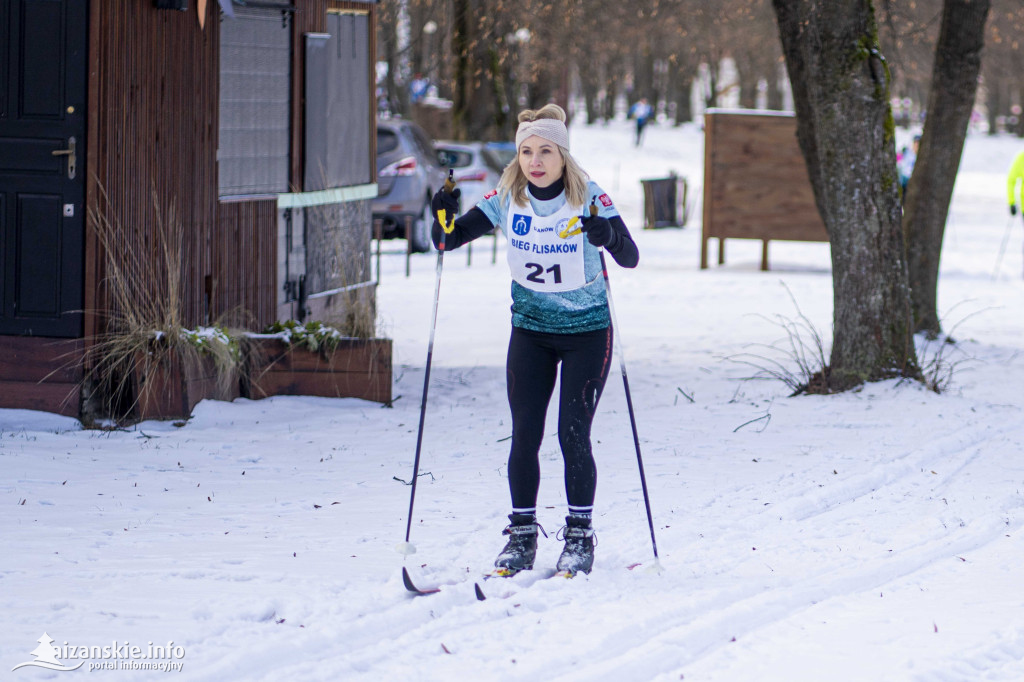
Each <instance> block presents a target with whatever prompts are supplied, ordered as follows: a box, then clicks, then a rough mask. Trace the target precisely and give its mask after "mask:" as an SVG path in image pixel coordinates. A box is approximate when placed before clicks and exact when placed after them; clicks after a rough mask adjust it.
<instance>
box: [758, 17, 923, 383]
mask: <svg viewBox="0 0 1024 682" xmlns="http://www.w3.org/2000/svg"><path fill="white" fill-rule="evenodd" d="M772 5H773V7H774V9H775V14H776V18H777V20H778V26H779V34H780V37H781V38H782V50H783V53H784V55H785V58H786V67H787V69H788V71H789V80H790V82H791V83H792V86H793V99H794V103H795V105H796V115H797V138H798V140H799V143H800V148H801V150H802V151H803V155H804V158H805V159H806V161H807V172H808V175H809V176H810V180H811V185H812V187H813V189H814V197H815V201H816V203H817V205H818V211H819V212H820V213H821V217H822V220H823V221H824V223H825V227H826V228H827V229H828V233H829V239H830V242H831V245H832V288H833V294H832V295H833V302H834V310H833V341H832V354H831V358H830V366H829V367H828V368H826V370H825V372H824V376H823V377H821V378H822V380H823V381H822V385H821V386H820V387H810V389H811V390H821V391H828V392H832V391H844V390H847V389H850V388H853V387H855V386H858V385H860V384H862V383H863V382H865V381H875V380H880V379H885V378H888V377H893V376H915V377H916V376H920V370H919V369H918V367H917V357H916V354H915V352H914V344H913V333H912V324H913V318H912V316H911V310H910V291H909V286H908V283H907V266H906V262H905V260H904V256H903V233H902V231H901V228H900V200H899V184H898V182H897V178H896V150H895V144H894V126H893V120H892V113H891V111H890V109H889V82H888V74H887V71H886V65H885V62H884V61H883V60H882V58H881V55H880V54H879V52H878V49H877V45H878V36H877V27H876V25H875V18H874V10H873V8H872V5H871V0H848V1H846V2H835V1H834V0H772Z"/></svg>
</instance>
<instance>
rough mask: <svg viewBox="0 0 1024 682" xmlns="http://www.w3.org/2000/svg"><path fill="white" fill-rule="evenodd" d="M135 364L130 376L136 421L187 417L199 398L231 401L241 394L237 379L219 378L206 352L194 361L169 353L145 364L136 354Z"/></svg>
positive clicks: (211, 359)
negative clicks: (184, 359)
mask: <svg viewBox="0 0 1024 682" xmlns="http://www.w3.org/2000/svg"><path fill="white" fill-rule="evenodd" d="M136 367H137V368H138V369H137V371H136V372H135V373H134V374H133V376H132V390H133V395H134V396H135V397H136V401H135V406H134V409H133V410H132V412H133V415H134V416H135V417H136V418H137V419H138V420H139V421H144V420H146V419H188V418H189V416H191V414H192V409H193V408H194V407H195V406H196V404H197V403H198V402H199V401H200V400H206V399H211V400H227V401H231V400H234V399H235V398H238V397H240V396H241V386H240V382H239V380H238V379H237V378H235V379H234V380H233V381H231V382H223V381H221V380H220V378H219V376H218V373H217V367H216V364H215V363H214V361H213V358H211V357H208V356H202V357H200V360H199V362H198V363H195V362H184V361H182V359H181V358H180V357H179V356H177V355H175V354H171V353H168V354H166V356H165V357H164V358H163V359H162V360H161V361H159V362H154V363H151V364H150V365H149V366H148V367H147V366H146V364H145V363H144V362H143V361H142V358H138V359H137V361H136Z"/></svg>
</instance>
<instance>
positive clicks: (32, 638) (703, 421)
mask: <svg viewBox="0 0 1024 682" xmlns="http://www.w3.org/2000/svg"><path fill="white" fill-rule="evenodd" d="M905 132H906V131H900V134H901V135H903V134H904V133H905ZM906 134H907V135H909V133H906ZM573 136H574V138H573V144H574V149H576V148H578V149H580V152H579V156H580V160H581V162H582V164H583V165H584V167H585V168H587V169H588V170H590V171H591V173H592V174H593V176H594V178H595V180H596V181H597V182H599V183H600V184H601V185H602V186H603V187H604V188H605V189H606V190H607V191H608V192H609V193H610V194H611V195H612V197H613V198H614V199H615V200H616V203H617V205H618V206H619V209H620V211H622V212H623V215H624V216H625V218H626V222H627V223H628V224H629V225H631V226H633V231H634V233H635V236H636V239H637V241H638V243H639V246H640V250H641V267H640V268H638V269H637V270H635V271H624V270H621V269H616V268H614V267H613V271H612V272H611V273H609V274H610V277H611V278H612V280H613V285H612V286H613V291H614V294H615V297H616V299H615V300H616V304H617V311H618V313H619V317H620V324H621V328H622V330H621V334H622V336H621V338H622V341H623V344H624V347H625V350H626V355H627V358H626V360H627V365H628V371H629V380H630V387H631V390H632V395H633V400H634V404H635V407H636V419H637V426H638V431H639V434H640V440H641V446H642V454H643V460H644V465H645V470H646V475H647V482H648V488H649V491H650V498H651V504H652V512H653V517H654V521H655V532H656V535H657V541H658V549H659V554H660V565H661V569H662V570H661V571H660V572H658V571H655V570H654V561H653V556H652V550H651V539H650V533H649V530H648V527H647V517H646V512H645V509H644V499H643V494H642V491H641V487H640V481H639V476H638V472H637V459H636V453H635V450H634V445H633V441H632V434H631V431H630V428H629V417H628V414H627V411H626V406H625V400H624V396H623V390H622V381H621V376H620V374H619V372H618V369H617V367H613V371H612V373H611V376H610V377H609V380H608V384H607V388H606V390H605V393H604V396H603V398H602V401H601V406H600V416H599V418H598V421H597V422H596V423H595V426H594V433H593V436H594V443H595V453H596V456H597V459H598V470H599V483H598V499H597V507H596V510H595V512H596V516H595V527H596V529H597V536H598V546H597V552H596V557H597V558H596V564H595V569H594V572H593V573H592V574H591V575H589V576H578V577H577V578H575V579H573V580H565V579H560V578H551V579H544V578H545V577H546V576H547V575H549V573H550V571H551V568H552V567H553V566H554V562H555V560H556V558H557V556H558V552H559V550H560V544H561V543H559V542H557V541H556V540H555V533H556V532H557V530H558V528H559V527H560V526H561V525H562V523H563V517H564V514H565V499H564V490H563V486H562V469H561V456H560V454H559V452H558V446H557V439H556V438H555V437H554V432H555V426H554V424H555V423H556V421H555V408H554V406H552V409H551V410H549V414H548V421H547V426H546V429H545V433H546V434H547V436H546V438H545V441H544V444H543V445H542V449H541V469H542V477H543V478H542V485H541V497H540V500H539V507H540V508H539V520H540V522H541V524H542V525H544V526H545V528H546V530H547V532H548V534H549V536H550V537H549V538H547V539H545V538H543V537H542V538H541V540H540V548H539V553H538V561H537V570H535V571H532V572H529V573H524V574H520V575H518V576H516V577H514V578H511V579H507V580H487V581H486V582H485V581H483V580H482V574H483V573H484V572H485V571H487V570H488V569H489V567H490V566H491V562H492V561H493V558H494V556H495V554H496V553H497V551H498V550H499V549H500V548H501V545H502V544H503V541H504V539H503V538H502V536H501V535H500V531H501V529H502V528H503V527H504V526H505V524H506V523H507V520H506V518H505V514H507V513H508V509H507V504H508V502H507V481H506V479H505V458H506V456H507V451H508V441H507V437H508V435H509V430H510V419H509V415H508V407H507V404H506V397H505V385H504V354H505V348H506V344H507V340H508V279H507V275H506V273H505V271H504V269H503V268H504V264H503V263H502V262H500V260H499V263H498V264H497V265H494V266H492V265H491V264H490V262H489V246H490V245H489V243H488V244H487V246H488V248H487V249H484V250H477V251H476V252H475V253H474V263H473V265H472V266H471V267H470V266H467V264H466V260H465V257H464V255H463V254H462V253H460V252H453V253H452V254H448V255H447V256H446V260H445V269H444V281H443V285H442V293H441V304H440V307H439V319H438V332H437V339H436V344H437V345H436V348H435V357H434V363H435V365H434V367H433V370H432V375H431V387H430V402H429V404H428V406H427V412H426V427H425V436H424V446H423V452H422V462H421V469H420V473H421V474H422V475H421V478H420V479H419V482H418V485H417V498H416V507H415V514H414V517H413V524H412V535H411V541H412V542H413V544H414V545H415V546H416V548H417V552H416V553H415V554H412V555H409V556H407V557H405V558H404V559H403V557H402V556H401V555H399V554H398V553H397V552H396V551H395V547H396V545H397V544H398V543H399V542H400V541H401V540H402V539H403V534H404V531H405V523H406V514H407V511H408V503H409V492H410V489H409V487H408V485H406V483H407V482H408V481H409V480H410V476H411V474H412V459H413V451H414V446H415V438H416V429H417V424H418V418H419V407H420V392H421V390H422V381H423V366H422V363H423V358H424V354H425V350H426V337H427V333H428V331H429V330H428V325H429V315H430V303H431V297H432V294H433V275H434V267H433V266H434V256H432V255H424V256H417V257H416V258H415V260H414V262H413V274H412V276H411V277H410V278H408V279H406V278H405V277H404V272H403V269H404V263H402V262H400V261H401V259H399V258H395V259H393V260H388V259H386V260H385V268H386V269H385V271H384V272H383V273H382V275H383V276H382V279H381V285H380V287H379V289H378V307H379V309H380V312H381V316H382V322H383V326H384V331H385V334H386V335H388V336H389V337H391V338H393V339H394V341H395V347H394V376H395V386H394V395H395V397H396V400H395V403H394V406H393V407H392V408H390V409H389V408H383V407H381V406H379V405H375V404H371V403H365V402H362V401H357V400H330V399H320V398H287V397H278V398H272V399H268V400H264V401H255V402H253V401H247V400H237V401H235V402H234V403H232V404H224V403H216V402H211V401H206V402H203V403H201V404H200V405H199V406H197V408H196V411H195V414H194V416H193V418H192V419H191V420H190V421H189V422H188V424H187V425H185V426H184V427H181V428H178V427H175V426H173V425H171V424H170V423H158V422H146V423H144V424H140V425H138V426H137V427H133V428H132V429H129V430H126V431H115V432H106V433H101V432H95V431H81V430H79V429H78V427H77V423H76V422H74V421H73V420H66V419H63V418H59V417H56V416H52V415H38V414H34V413H29V412H24V411H15V410H0V474H2V476H0V505H4V508H5V511H4V513H3V514H2V515H0V537H3V538H4V547H5V550H6V551H5V552H4V553H3V555H2V556H0V607H2V608H3V609H4V613H5V620H6V622H5V626H4V628H3V630H2V633H0V669H3V666H7V668H6V669H7V670H10V669H11V668H13V667H14V666H15V665H17V664H19V663H23V662H26V661H30V660H32V655H31V654H30V652H31V651H33V649H35V647H36V646H37V644H38V642H37V640H38V638H39V637H40V635H41V634H42V633H43V632H47V633H48V634H49V635H50V636H51V637H53V638H54V639H55V640H56V643H57V644H61V643H63V642H65V641H66V642H70V643H72V644H75V645H85V646H88V645H103V644H107V643H109V642H110V641H111V640H119V641H124V640H131V642H132V643H133V644H142V645H145V644H146V642H148V641H153V642H154V643H156V644H160V643H163V642H166V641H171V640H173V641H174V643H175V644H178V645H180V646H182V647H184V649H185V650H186V652H187V655H186V657H185V659H184V668H183V670H182V672H180V673H174V675H176V678H175V679H187V680H224V679H246V680H274V681H277V680H282V679H296V680H374V681H376V680H427V681H432V680H446V681H447V680H452V679H459V678H463V679H473V680H477V679H480V680H502V681H504V680H511V681H516V680H523V681H527V680H529V681H530V682H533V681H535V680H538V679H543V680H559V681H577V680H578V681H588V682H589V681H591V680H608V681H609V682H610V681H613V680H615V681H618V680H657V681H659V682H668V681H669V680H678V679H685V680H687V681H688V682H691V681H693V680H714V681H720V680H726V681H733V680H735V681H742V682H746V681H747V680H752V679H756V680H758V681H759V682H765V681H768V682H770V681H773V680H777V681H779V682H783V681H785V682H793V681H794V680H829V681H830V682H844V681H851V682H854V681H857V682H859V681H861V680H897V681H903V680H906V681H913V682H918V681H920V682H932V681H933V680H938V681H951V682H968V681H970V682H974V681H977V680H982V681H983V680H990V681H1000V682H1004V681H1005V682H1010V681H1019V680H1021V679H1024V586H1022V583H1021V580H1020V566H1021V556H1024V540H1022V538H1024V534H1022V533H1021V526H1022V525H1024V494H1022V489H1024V488H1022V486H1024V460H1021V452H1022V450H1024V421H1022V419H1021V417H1022V413H1024V404H1022V403H1024V401H1022V400H1021V389H1020V386H1021V384H1022V383H1024V346H1022V342H1021V338H1024V316H1022V315H1021V311H1022V310H1024V284H1022V281H1021V278H1020V276H1019V273H1020V272H1021V271H1022V269H1024V259H1022V255H1021V249H1020V246H1021V238H1020V230H1019V225H1018V224H1016V223H1015V225H1018V229H1017V230H1016V231H1015V232H1014V233H1013V234H1014V239H1013V240H1012V241H1011V242H1010V243H1011V244H1012V245H1013V246H1012V247H1011V248H1010V249H1008V250H1007V252H1006V253H1005V257H1004V259H1003V263H1002V269H1001V272H997V273H995V274H993V265H994V263H995V262H996V254H997V251H998V249H999V246H1000V244H1001V243H1002V240H1003V236H1004V233H1005V230H1006V228H1007V222H1006V220H1007V219H1006V215H1005V206H1004V202H1005V199H1004V198H1003V196H1002V187H1001V182H1002V173H1003V172H1004V170H1005V168H1006V167H1008V166H1009V162H1010V159H1011V158H1012V156H1013V154H1014V153H1015V151H1016V147H1018V146H1019V145H1020V143H1019V141H1017V140H1016V139H1015V138H1013V139H1012V143H1011V142H1010V141H1009V140H1010V138H1007V139H1001V138H996V139H989V138H985V137H980V136H971V137H969V138H968V147H967V149H966V150H965V153H964V160H963V163H962V166H961V169H962V172H961V175H960V177H958V182H957V189H956V192H955V194H954V202H953V206H952V208H951V215H950V222H949V225H948V226H947V238H946V243H945V247H944V255H943V277H942V279H941V280H940V295H941V297H940V308H941V309H942V311H943V313H944V314H945V315H947V316H948V317H947V319H948V322H947V320H946V319H944V324H946V326H947V331H948V330H949V329H948V327H951V326H953V325H956V331H955V332H954V336H956V337H957V339H958V341H959V342H960V343H959V344H958V345H957V346H955V347H948V348H944V347H942V346H936V345H934V344H928V343H926V342H924V341H922V340H918V343H919V353H922V355H923V356H926V357H931V358H934V357H935V354H936V353H939V352H942V353H948V355H947V356H946V357H947V359H960V360H963V361H964V362H963V364H962V365H959V366H958V368H957V369H956V371H955V372H954V373H953V379H952V381H951V384H950V387H949V390H947V391H946V392H945V393H944V394H942V395H936V394H934V393H932V392H930V391H928V390H926V389H924V388H922V387H919V386H917V385H915V384H910V383H905V382H903V383H901V382H899V381H886V382H880V383H878V384H872V385H869V386H866V387H864V388H863V389H861V390H859V391H856V392H851V393H848V394H843V395H839V396H828V397H820V396H811V397H795V398H794V397H788V396H787V394H788V393H789V391H788V389H787V388H786V387H785V386H783V385H782V383H781V382H778V381H770V380H765V379H763V378H756V375H757V374H758V370H757V367H756V366H751V365H749V364H746V365H745V364H742V362H740V361H739V360H740V359H741V358H742V357H744V356H743V354H747V356H746V357H747V359H748V360H749V359H750V358H751V357H755V358H760V360H759V362H761V363H762V364H763V365H764V366H767V365H768V364H769V362H770V361H771V360H772V359H776V360H778V359H780V358H781V361H783V362H786V360H785V357H784V355H780V354H779V352H778V351H775V350H772V348H771V346H772V344H776V345H777V347H780V348H785V347H786V346H787V342H786V335H785V332H784V331H782V329H781V328H780V327H779V325H778V322H779V321H783V320H793V319H795V318H797V316H798V313H797V311H796V309H795V308H794V303H793V300H791V299H790V293H791V295H792V297H793V299H794V300H795V301H796V302H797V303H798V304H799V307H800V314H803V315H806V317H807V319H808V320H810V321H811V322H812V323H813V325H814V326H815V327H816V328H817V329H822V330H827V329H829V328H830V324H831V288H830V285H831V276H830V272H829V259H828V247H827V245H821V244H799V243H792V244H790V243H780V242H773V243H772V246H771V262H772V268H773V271H772V272H769V273H763V272H760V271H759V269H758V267H759V259H760V244H759V243H757V242H744V241H740V240H734V241H730V242H728V259H727V264H726V265H725V266H712V268H710V269H708V270H706V271H700V270H699V269H698V268H697V263H698V258H699V220H700V215H699V208H698V209H697V211H696V213H695V214H694V217H692V218H691V223H690V225H689V227H687V228H686V229H684V230H650V231H644V230H641V229H640V227H639V225H640V223H641V220H640V214H641V211H642V205H643V204H642V192H641V189H640V183H639V179H640V178H648V177H658V176H661V175H664V174H666V173H667V172H668V171H669V170H676V171H677V172H679V173H681V174H683V175H685V176H687V177H688V178H689V179H690V191H691V200H692V201H694V202H695V203H696V205H697V206H698V207H699V197H700V187H699V183H700V168H701V163H702V161H703V156H702V150H701V144H700V134H699V131H697V130H696V129H695V128H693V127H690V126H686V127H683V128H679V129H672V128H669V127H667V126H655V127H653V128H650V129H649V131H648V137H647V139H646V142H645V147H644V149H642V150H640V151H637V150H635V149H634V148H633V146H632V142H631V140H632V135H631V131H630V128H629V125H628V122H616V123H612V124H610V125H608V126H605V127H602V126H594V127H592V128H578V127H574V128H573ZM588 149H589V150H590V151H589V152H588V151H587V150H588ZM588 154H589V156H588ZM607 159H616V160H615V161H614V162H609V161H607ZM712 250H714V249H712ZM712 255H713V254H712ZM500 258H501V256H500V255H499V259H500ZM1011 272H1012V273H1014V274H1013V275H1011V274H1008V273H1011ZM781 283H785V288H783V287H782V286H781ZM787 289H788V291H789V292H790V293H787ZM947 311H948V312H947ZM780 342H781V343H780ZM616 364H617V363H616ZM684 393H685V395H684ZM687 396H688V397H687ZM691 399H692V401H691ZM396 479H400V480H396ZM403 560H404V564H405V565H406V566H407V567H408V569H409V571H410V574H411V575H412V578H413V580H414V582H416V583H417V584H418V585H420V586H421V587H430V586H434V585H441V586H442V591H441V592H440V593H438V594H436V595H431V596H424V597H416V596H413V595H410V594H409V593H408V592H407V591H406V590H405V588H404V587H403V584H402V579H401V574H400V571H401V566H402V565H403ZM637 564H639V565H637ZM474 582H480V583H481V586H482V587H483V589H484V591H485V593H486V594H487V595H488V599H487V600H486V601H483V602H479V601H477V600H476V598H475V596H474V592H473V584H474ZM92 674H99V675H102V674H103V673H100V672H97V673H92ZM115 675H121V676H124V675H129V673H126V672H117V673H114V672H111V673H109V674H108V675H107V677H109V678H111V679H113V678H114V677H115ZM158 675H159V676H165V675H167V673H155V674H153V675H152V677H156V676H158ZM130 676H131V678H132V679H136V678H137V679H148V677H150V676H147V675H145V674H143V673H132V674H130ZM10 677H11V679H15V680H21V679H24V680H33V679H58V678H59V677H60V675H59V674H58V673H54V672H49V671H43V670H40V669H33V668H20V669H19V670H17V671H15V672H13V673H12V674H11V675H10ZM5 679H6V678H5Z"/></svg>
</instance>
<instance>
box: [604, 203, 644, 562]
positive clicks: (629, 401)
mask: <svg viewBox="0 0 1024 682" xmlns="http://www.w3.org/2000/svg"><path fill="white" fill-rule="evenodd" d="M596 199H597V197H594V198H593V199H591V201H590V215H591V216H596V215H597V204H596ZM598 253H599V254H600V256H601V274H602V275H604V288H605V292H606V294H607V296H608V315H609V316H610V317H611V319H612V334H613V335H614V336H615V353H616V355H618V356H619V369H620V370H621V372H622V386H623V388H624V389H625V391H626V409H627V410H628V411H629V424H630V426H631V427H632V429H633V445H634V446H635V447H636V463H637V465H638V466H639V467H640V487H641V488H642V489H643V492H644V507H645V508H646V509H647V526H648V527H649V528H650V529H651V549H652V550H653V551H654V564H655V566H656V567H659V568H660V562H659V559H658V541H657V540H656V539H655V537H654V517H653V516H652V514H651V498H650V495H649V494H648V493H647V476H646V475H645V474H644V458H643V456H642V455H641V454H640V435H639V434H638V433H637V430H636V415H635V414H634V412H633V397H632V395H631V394H630V392H629V377H628V376H627V375H626V356H625V354H624V353H623V350H622V335H621V334H620V333H619V322H618V320H617V319H616V317H615V304H614V303H613V302H612V285H611V282H610V281H609V280H608V264H607V263H606V262H605V258H604V249H603V248H601V249H599V250H598Z"/></svg>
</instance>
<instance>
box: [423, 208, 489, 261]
mask: <svg viewBox="0 0 1024 682" xmlns="http://www.w3.org/2000/svg"><path fill="white" fill-rule="evenodd" d="M493 229H494V224H493V223H492V222H491V221H490V219H489V218H488V217H487V214H486V213H484V212H483V211H481V210H480V209H479V208H477V207H476V206H474V207H473V208H471V209H470V210H469V211H467V212H466V213H464V214H463V215H461V216H459V217H458V218H456V219H455V229H454V230H453V231H452V232H451V234H444V232H443V231H442V230H441V224H440V223H438V222H437V217H436V216H435V217H434V225H433V227H432V228H431V230H430V237H431V239H433V240H434V248H437V249H440V248H441V237H442V235H443V236H444V250H445V251H451V250H452V249H457V248H459V247H460V246H462V245H463V244H466V243H468V242H471V241H473V240H474V239H476V238H477V237H482V236H484V235H485V234H487V233H488V232H490V231H491V230H493Z"/></svg>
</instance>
